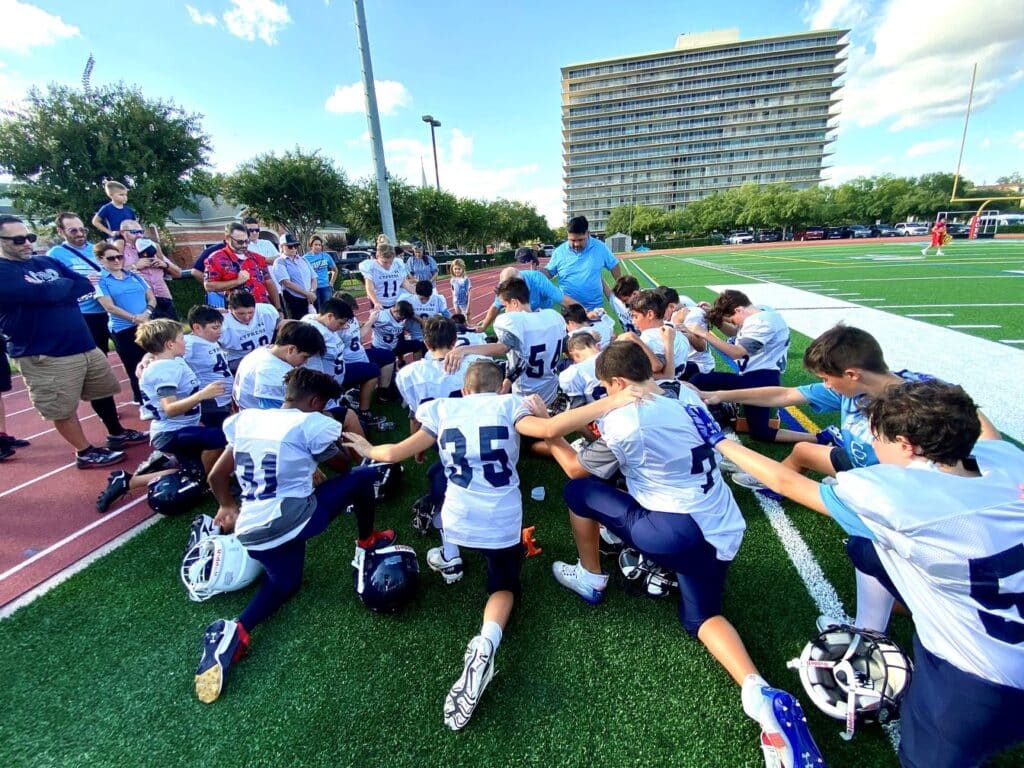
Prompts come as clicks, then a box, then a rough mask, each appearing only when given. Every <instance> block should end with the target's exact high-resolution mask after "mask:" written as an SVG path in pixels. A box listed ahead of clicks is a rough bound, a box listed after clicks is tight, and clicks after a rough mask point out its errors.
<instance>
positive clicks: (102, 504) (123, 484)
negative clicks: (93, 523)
mask: <svg viewBox="0 0 1024 768" xmlns="http://www.w3.org/2000/svg"><path fill="white" fill-rule="evenodd" d="M131 479H132V476H131V475H130V474H128V473H127V472H125V471H124V470H123V469H118V470H115V471H114V472H111V473H110V477H109V478H107V487H106V488H104V489H103V491H102V492H101V493H100V495H99V496H97V497H96V511H97V512H99V513H100V514H101V515H102V514H103V513H104V512H106V511H107V510H108V509H110V505H111V504H113V503H114V502H115V501H117V500H118V499H120V498H121V497H122V496H124V495H125V494H126V493H128V483H129V482H130V481H131Z"/></svg>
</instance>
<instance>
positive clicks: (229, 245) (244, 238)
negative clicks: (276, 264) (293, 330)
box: [203, 222, 281, 310]
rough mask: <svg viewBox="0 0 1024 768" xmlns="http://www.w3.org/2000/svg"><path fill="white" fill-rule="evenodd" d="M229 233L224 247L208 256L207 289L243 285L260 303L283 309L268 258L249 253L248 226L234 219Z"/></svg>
mask: <svg viewBox="0 0 1024 768" xmlns="http://www.w3.org/2000/svg"><path fill="white" fill-rule="evenodd" d="M226 234H227V237H226V238H225V245H224V247H223V248H220V249H219V250H216V251H214V252H213V253H211V254H210V255H209V256H207V257H206V264H205V276H206V280H205V281H204V283H203V285H204V287H205V288H206V290H207V292H209V293H221V294H227V293H230V292H231V291H234V290H238V289H240V290H243V291H245V292H246V293H249V294H252V297H253V298H254V299H255V300H256V303H257V304H270V305H271V306H273V307H274V308H276V309H278V310H280V308H281V299H280V297H279V296H278V295H277V285H275V284H274V278H273V277H271V276H270V268H269V267H268V266H267V260H266V259H264V258H263V257H262V256H261V255H260V254H258V253H249V236H248V234H247V233H246V231H245V227H244V226H242V225H241V224H239V223H238V222H232V223H231V224H228V226H227V230H226Z"/></svg>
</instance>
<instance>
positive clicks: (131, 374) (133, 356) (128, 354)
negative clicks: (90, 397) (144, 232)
mask: <svg viewBox="0 0 1024 768" xmlns="http://www.w3.org/2000/svg"><path fill="white" fill-rule="evenodd" d="M93 253H95V254H96V258H98V259H99V262H100V265H101V266H102V267H103V271H102V272H101V273H100V281H99V282H98V283H97V284H96V300H97V301H99V303H100V304H101V305H102V306H103V308H104V309H105V310H106V311H107V314H108V315H110V335H111V336H112V337H113V339H114V349H116V350H117V356H118V357H120V358H121V362H122V363H123V364H124V370H125V372H126V373H127V374H128V381H129V382H131V385H132V397H133V399H134V400H135V402H136V403H141V402H142V393H141V392H140V391H139V379H138V377H137V376H136V375H135V368H136V367H137V366H138V364H139V362H141V360H142V358H143V356H144V355H145V354H146V353H145V351H143V349H142V347H140V346H139V345H138V344H136V343H135V326H137V325H141V324H142V323H144V322H146V321H147V320H149V318H150V315H152V313H153V309H154V307H156V297H154V296H153V290H152V289H151V288H150V287H149V285H148V284H147V283H146V281H145V280H143V279H142V278H141V277H139V276H138V275H137V274H135V273H134V272H128V271H126V270H125V268H124V255H123V254H122V253H121V252H120V251H119V250H118V249H117V248H116V247H115V246H114V245H113V244H111V243H109V242H102V243H96V245H95V246H94V247H93Z"/></svg>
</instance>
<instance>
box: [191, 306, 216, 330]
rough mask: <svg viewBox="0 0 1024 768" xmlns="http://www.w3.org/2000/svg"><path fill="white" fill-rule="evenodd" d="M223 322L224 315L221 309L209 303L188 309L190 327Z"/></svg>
mask: <svg viewBox="0 0 1024 768" xmlns="http://www.w3.org/2000/svg"><path fill="white" fill-rule="evenodd" d="M223 322H224V315H222V314H221V313H220V310H219V309H216V308H214V307H211V306H209V305H208V304H197V305H196V306H194V307H192V309H190V310H189V311H188V324H189V327H190V328H191V327H192V326H193V325H198V326H207V325H211V324H213V323H223Z"/></svg>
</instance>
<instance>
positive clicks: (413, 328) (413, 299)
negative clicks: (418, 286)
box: [398, 290, 451, 340]
mask: <svg viewBox="0 0 1024 768" xmlns="http://www.w3.org/2000/svg"><path fill="white" fill-rule="evenodd" d="M398 300H399V301H408V302H409V303H410V304H411V305H412V311H413V312H414V313H415V314H416V317H418V318H420V320H424V321H426V320H427V318H430V317H433V316H434V315H443V316H444V317H450V316H451V313H450V312H449V311H448V303H447V302H446V301H445V300H444V296H442V295H441V294H440V293H438V292H437V291H436V290H435V291H434V292H433V293H432V294H431V295H430V298H428V299H427V300H426V301H421V300H420V297H419V296H417V295H416V294H415V293H402V294H399V296H398ZM409 336H410V337H411V338H414V339H419V340H422V339H423V326H422V325H420V324H419V323H417V322H416V321H415V320H414V321H413V322H411V323H409Z"/></svg>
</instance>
